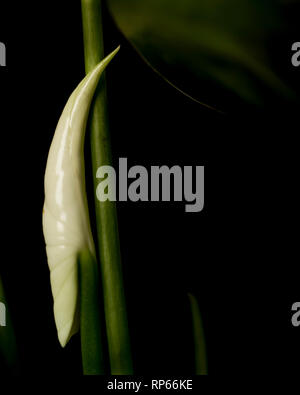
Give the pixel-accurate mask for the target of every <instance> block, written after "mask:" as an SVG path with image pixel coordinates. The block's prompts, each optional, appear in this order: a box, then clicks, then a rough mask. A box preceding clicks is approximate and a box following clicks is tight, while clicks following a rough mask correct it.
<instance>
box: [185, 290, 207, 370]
mask: <svg viewBox="0 0 300 395" xmlns="http://www.w3.org/2000/svg"><path fill="white" fill-rule="evenodd" d="M188 297H189V301H190V306H191V311H192V320H193V332H194V346H195V372H196V374H197V375H207V357H206V346H205V337H204V330H203V324H202V319H201V315H200V310H199V305H198V302H197V299H196V298H195V296H194V295H192V294H190V293H189V294H188Z"/></svg>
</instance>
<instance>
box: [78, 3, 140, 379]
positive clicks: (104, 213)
mask: <svg viewBox="0 0 300 395" xmlns="http://www.w3.org/2000/svg"><path fill="white" fill-rule="evenodd" d="M81 8H82V22H83V41H84V55H85V71H86V73H88V72H89V71H90V70H91V69H92V68H93V67H94V66H95V65H96V64H97V63H98V62H99V61H100V60H102V59H103V57H104V48H103V32H102V12H101V0H81ZM89 127H90V132H91V158H92V169H93V181H94V190H96V187H97V183H96V172H97V169H98V168H99V167H100V166H103V165H111V148H110V139H109V130H108V111H107V99H106V85H105V78H101V81H100V82H99V85H98V89H97V91H96V94H95V98H94V102H93V105H92V107H91V112H90V121H89ZM94 197H95V212H96V221H97V242H98V251H99V259H100V267H101V277H102V286H103V297H104V312H105V321H106V332H107V342H108V352H109V359H110V368H111V374H120V375H121V374H124V375H126V374H132V373H133V370H132V359H131V349H130V338H129V331H128V322H127V313H126V304H125V294H124V287H123V276H122V269H121V256H120V244H119V233H118V223H117V212H116V205H115V203H114V202H111V201H108V200H107V201H106V202H100V201H98V200H97V199H96V196H94Z"/></svg>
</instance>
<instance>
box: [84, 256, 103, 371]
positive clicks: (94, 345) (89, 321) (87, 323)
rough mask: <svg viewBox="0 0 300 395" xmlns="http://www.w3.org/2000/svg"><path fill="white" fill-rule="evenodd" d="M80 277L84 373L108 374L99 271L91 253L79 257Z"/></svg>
mask: <svg viewBox="0 0 300 395" xmlns="http://www.w3.org/2000/svg"><path fill="white" fill-rule="evenodd" d="M78 276H79V287H80V338H81V354H82V368H83V374H84V375H103V374H105V373H106V371H105V361H104V339H103V336H102V330H103V328H102V326H101V318H100V309H99V307H100V306H99V305H100V303H99V292H98V291H99V272H98V265H97V262H96V261H95V258H94V257H93V256H92V255H91V254H90V252H89V251H83V252H82V253H80V254H79V257H78Z"/></svg>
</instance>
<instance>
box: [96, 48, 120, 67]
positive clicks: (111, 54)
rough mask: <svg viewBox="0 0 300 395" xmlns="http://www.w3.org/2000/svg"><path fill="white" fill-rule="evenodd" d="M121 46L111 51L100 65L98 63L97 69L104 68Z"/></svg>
mask: <svg viewBox="0 0 300 395" xmlns="http://www.w3.org/2000/svg"><path fill="white" fill-rule="evenodd" d="M120 48H121V46H120V45H119V46H118V47H117V48H116V49H115V50H113V51H112V52H111V53H110V54H109V55H107V56H106V57H105V58H104V59H103V60H101V62H100V63H98V67H100V68H101V66H106V65H107V64H108V63H109V62H110V61H111V60H112V59H113V58H114V57H115V56H116V54H117V53H118V52H119V50H120Z"/></svg>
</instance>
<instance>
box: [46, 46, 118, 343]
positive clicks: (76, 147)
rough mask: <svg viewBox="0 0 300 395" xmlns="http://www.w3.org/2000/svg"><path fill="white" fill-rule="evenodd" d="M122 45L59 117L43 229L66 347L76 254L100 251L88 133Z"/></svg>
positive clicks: (72, 318)
mask: <svg viewBox="0 0 300 395" xmlns="http://www.w3.org/2000/svg"><path fill="white" fill-rule="evenodd" d="M117 51H118V48H117V49H116V50H115V51H114V52H112V53H111V54H110V55H109V56H107V57H106V58H105V59H104V60H103V61H102V62H101V63H99V64H98V65H97V66H96V67H95V68H94V70H92V71H91V72H90V73H89V74H88V75H87V76H86V77H85V78H84V79H83V80H82V81H81V83H80V84H79V85H78V87H77V88H76V89H75V91H74V92H73V93H72V95H71V96H70V98H69V100H68V102H67V104H66V106H65V108H64V110H63V113H62V115H61V117H60V120H59V122H58V125H57V128H56V131H55V134H54V138H53V141H52V144H51V147H50V151H49V155H48V161H47V167H46V173H45V203H44V209H43V231H44V237H45V241H46V250H47V257H48V265H49V269H50V277H51V288H52V294H53V299H54V315H55V322H56V327H57V332H58V338H59V341H60V344H61V345H62V346H63V347H64V346H65V345H66V343H67V342H68V340H69V339H70V337H71V336H72V335H73V334H74V333H76V332H77V331H78V328H79V317H78V313H79V311H78V307H79V306H78V304H79V303H78V277H77V276H78V271H77V257H78V253H79V252H80V251H83V250H89V251H90V252H91V254H92V255H95V247H94V242H93V238H92V233H91V227H90V220H89V214H88V206H87V198H86V191H85V176H84V159H83V148H84V136H85V129H86V123H87V118H88V113H89V109H90V105H91V101H92V97H93V95H94V92H95V89H96V87H97V84H98V81H99V78H100V76H101V74H102V72H103V71H104V69H105V67H106V66H107V65H108V63H109V62H110V60H111V59H112V58H113V56H114V55H115V53H116V52H117Z"/></svg>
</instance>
